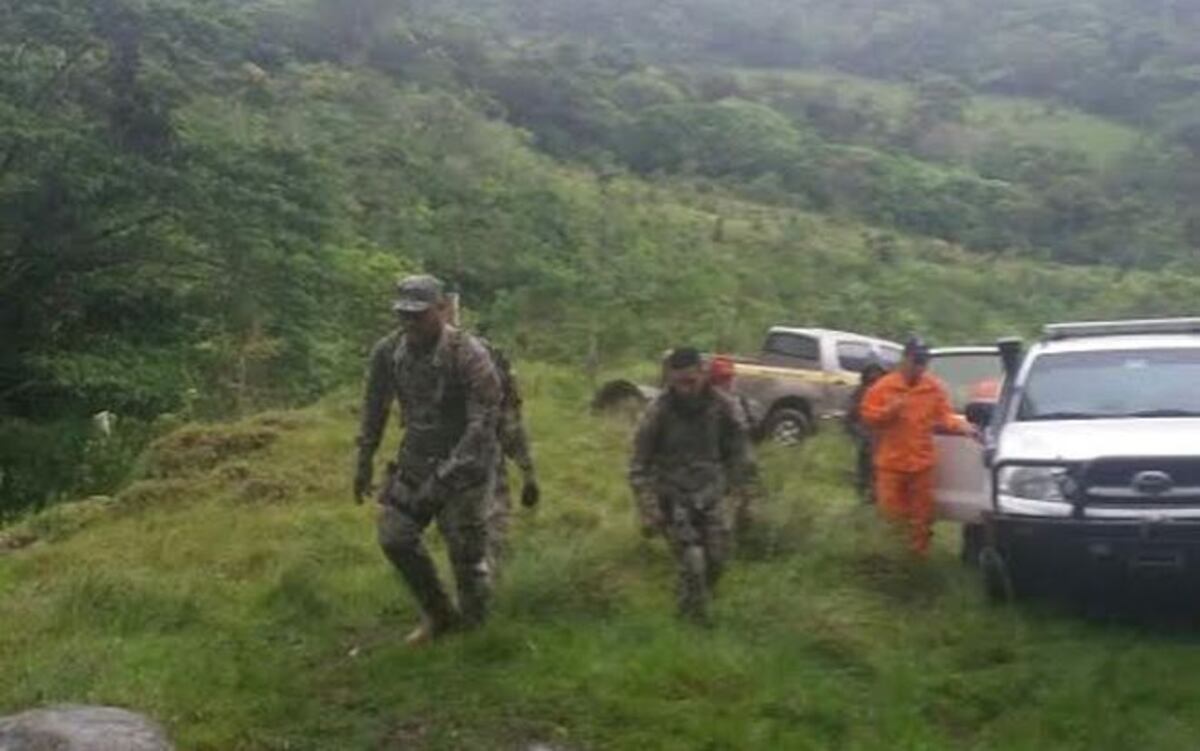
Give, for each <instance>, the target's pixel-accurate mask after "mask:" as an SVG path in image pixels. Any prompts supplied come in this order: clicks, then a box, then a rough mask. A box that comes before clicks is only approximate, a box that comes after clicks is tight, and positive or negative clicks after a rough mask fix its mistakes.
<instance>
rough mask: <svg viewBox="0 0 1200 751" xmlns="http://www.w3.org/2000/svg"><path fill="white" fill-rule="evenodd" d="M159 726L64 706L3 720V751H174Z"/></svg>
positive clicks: (109, 711)
mask: <svg viewBox="0 0 1200 751" xmlns="http://www.w3.org/2000/svg"><path fill="white" fill-rule="evenodd" d="M173 748H174V747H173V746H172V745H171V743H170V741H168V740H167V736H166V733H164V732H163V730H162V728H160V727H159V726H158V724H157V723H154V722H151V721H150V720H148V719H146V718H145V717H142V716H141V715H136V714H134V713H132V712H127V711H125V710H124V709H115V708H113V707H84V706H73V705H64V706H58V707H49V708H47V709H34V710H31V711H29V712H24V713H22V714H18V715H12V716H10V717H0V751H172V750H173Z"/></svg>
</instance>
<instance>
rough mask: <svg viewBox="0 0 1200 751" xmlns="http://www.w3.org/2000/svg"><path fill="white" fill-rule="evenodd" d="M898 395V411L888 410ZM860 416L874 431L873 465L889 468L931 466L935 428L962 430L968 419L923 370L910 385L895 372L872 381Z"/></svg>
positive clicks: (915, 469) (918, 469)
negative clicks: (902, 400)
mask: <svg viewBox="0 0 1200 751" xmlns="http://www.w3.org/2000/svg"><path fill="white" fill-rule="evenodd" d="M900 398H905V399H906V400H907V401H906V403H905V405H904V408H903V409H901V410H900V412H899V413H898V414H888V412H889V408H890V407H891V405H892V404H893V403H894V402H895V401H896V400H897V399H900ZM859 414H860V415H861V417H862V420H863V421H864V422H865V423H867V425H869V426H870V427H871V428H872V429H874V431H875V466H876V467H877V468H878V469H882V470H886V471H890V472H921V471H923V470H926V469H929V468H930V467H932V466H933V462H934V452H933V434H934V432H935V431H936V430H942V431H946V432H950V433H963V432H965V431H966V430H968V428H967V422H966V421H965V420H963V419H962V418H960V417H958V416H957V415H955V414H954V410H953V409H952V408H951V407H950V398H949V397H948V396H947V395H946V387H945V386H943V385H942V382H941V381H939V380H938V379H937V378H935V377H933V376H932V375H930V374H928V373H925V374H923V375H922V376H921V378H920V379H919V380H918V381H917V382H916V384H915V385H913V386H909V385H908V382H907V381H905V380H904V376H903V375H902V374H900V373H898V372H896V373H889V374H887V375H886V376H884V377H883V378H880V379H879V380H878V381H876V382H875V385H873V386H872V387H871V388H870V390H868V391H867V394H866V396H864V397H863V401H862V406H861V407H859Z"/></svg>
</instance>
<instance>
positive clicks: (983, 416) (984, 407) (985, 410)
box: [967, 402, 996, 428]
mask: <svg viewBox="0 0 1200 751" xmlns="http://www.w3.org/2000/svg"><path fill="white" fill-rule="evenodd" d="M995 412H996V403H995V402H971V403H970V404H968V405H967V422H969V423H971V424H972V425H974V426H975V427H977V428H986V427H987V426H988V424H989V423H990V422H991V421H992V416H993V415H994V414H995Z"/></svg>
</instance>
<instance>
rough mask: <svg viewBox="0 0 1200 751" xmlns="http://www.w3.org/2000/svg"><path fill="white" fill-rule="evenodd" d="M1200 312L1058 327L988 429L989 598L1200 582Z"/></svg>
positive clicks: (1026, 365)
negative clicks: (1042, 590)
mask: <svg viewBox="0 0 1200 751" xmlns="http://www.w3.org/2000/svg"><path fill="white" fill-rule="evenodd" d="M1198 384H1200V318H1190V319H1166V320H1149V321H1115V322H1101V323H1078V324H1058V325H1052V326H1047V327H1046V329H1045V330H1044V332H1043V336H1042V338H1041V340H1040V341H1038V342H1037V343H1036V344H1034V345H1033V346H1032V347H1031V348H1030V349H1029V351H1028V352H1027V353H1026V354H1025V355H1024V356H1023V357H1020V358H1016V359H1014V360H1013V361H1012V364H1011V365H1010V366H1009V368H1008V373H1007V378H1006V383H1005V386H1004V389H1003V391H1002V393H1001V396H1000V399H999V401H998V402H996V403H994V404H993V405H991V406H988V405H986V404H983V403H980V404H978V405H971V406H970V407H968V412H969V413H971V415H972V417H973V419H974V421H975V422H977V424H981V425H984V426H986V435H987V440H986V444H985V446H984V449H983V452H982V453H983V459H984V467H985V472H986V475H987V478H988V479H987V486H988V488H989V492H990V499H989V500H990V502H989V504H988V507H987V510H986V511H985V513H984V515H983V516H984V524H985V525H986V534H985V544H984V547H983V549H982V551H981V555H980V563H981V565H982V568H983V570H984V577H985V585H986V586H987V589H988V592H989V594H992V595H995V596H1005V595H1007V596H1010V595H1012V594H1019V593H1021V592H1023V591H1025V590H1027V589H1029V588H1031V587H1035V586H1037V585H1042V584H1057V583H1060V582H1063V583H1065V582H1066V581H1070V582H1073V583H1079V582H1080V581H1083V580H1087V581H1096V580H1099V581H1100V582H1102V583H1104V584H1105V585H1108V584H1115V583H1118V582H1124V581H1127V580H1129V579H1130V578H1136V577H1138V576H1139V575H1142V574H1148V573H1153V574H1156V575H1162V574H1169V575H1172V576H1176V575H1177V576H1179V577H1182V578H1183V580H1184V581H1187V582H1190V583H1193V584H1195V583H1198V582H1200V387H1198Z"/></svg>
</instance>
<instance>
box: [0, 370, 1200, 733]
mask: <svg viewBox="0 0 1200 751" xmlns="http://www.w3.org/2000/svg"><path fill="white" fill-rule="evenodd" d="M524 374H525V376H524V377H525V380H526V382H527V389H528V391H529V393H530V396H531V399H530V418H531V421H532V428H533V432H534V435H535V438H536V449H537V454H538V458H539V461H540V466H541V470H542V473H543V475H544V478H543V482H544V495H545V501H544V507H543V508H541V509H540V510H538V511H537V512H536V513H524V514H522V515H521V516H520V518H519V521H518V522H517V524H516V529H515V542H516V550H515V555H514V558H513V560H512V563H511V566H510V567H509V569H508V573H507V576H506V578H505V581H504V584H503V586H502V588H501V591H500V594H499V600H498V611H497V613H496V615H495V618H494V620H493V621H492V622H491V623H490V624H489V625H488V627H487V628H486V629H484V630H483V631H481V632H479V633H476V634H472V635H469V636H463V637H455V638H452V639H449V640H447V641H446V642H444V643H442V644H439V645H437V646H435V647H433V648H431V649H428V650H425V651H417V652H412V651H409V650H406V649H405V648H404V647H403V646H401V644H400V640H401V638H402V636H403V634H404V633H405V631H406V630H407V629H408V627H409V626H410V625H411V624H412V623H413V620H414V613H413V611H412V606H411V603H410V601H409V598H408V597H407V596H406V595H405V594H404V593H403V591H402V589H401V587H400V584H399V583H398V582H397V581H396V580H395V578H394V577H393V575H392V574H391V573H390V572H389V570H388V568H387V566H386V565H385V563H384V561H383V559H382V557H381V556H380V554H379V553H378V551H377V550H376V548H375V546H374V543H373V530H372V526H371V509H370V508H368V507H356V506H354V505H352V503H351V502H350V500H349V493H348V490H347V486H348V482H349V478H348V474H347V472H348V468H349V467H350V459H351V457H350V450H349V447H350V437H351V435H352V432H353V412H354V402H355V399H354V398H353V396H351V395H348V394H344V395H341V396H337V397H332V398H329V399H327V400H325V401H324V402H322V403H321V404H319V405H317V406H315V407H313V408H311V409H307V410H304V411H299V412H280V413H272V414H265V415H262V416H259V417H257V418H253V419H249V420H246V421H244V422H241V423H235V424H225V425H204V426H200V425H197V426H191V427H188V428H184V429H183V430H181V431H179V432H176V433H174V434H172V435H170V436H168V437H167V438H165V439H163V440H162V441H160V442H159V443H158V444H157V445H156V446H155V447H154V449H153V450H152V451H151V452H150V454H149V455H148V456H147V457H146V460H145V461H144V464H143V467H142V469H141V473H142V477H143V479H142V480H140V481H139V482H137V483H135V484H134V485H133V486H132V487H130V488H129V489H127V490H126V491H125V492H123V493H122V494H121V495H120V496H118V497H117V498H116V499H115V500H111V501H105V500H99V499H96V500H92V501H89V502H85V503H83V504H79V505H75V506H64V507H59V508H57V509H55V510H53V511H52V512H49V513H47V514H44V515H42V516H36V517H32V518H30V519H28V520H27V521H26V522H24V523H23V524H21V525H20V526H18V527H13V528H9V529H6V530H3V531H0V539H2V540H3V541H4V542H3V544H0V549H4V548H9V550H8V551H7V552H4V553H0V664H2V665H4V670H2V671H0V712H6V711H10V710H16V709H20V708H23V707H26V706H29V705H33V704H41V703H46V702H56V701H83V702H106V703H115V704H121V705H124V706H128V707H132V708H134V709H138V710H141V711H145V712H148V713H150V714H152V715H154V716H155V717H157V718H159V719H160V720H162V721H163V722H164V723H165V724H166V725H167V726H168V728H169V729H170V731H171V733H172V735H173V736H174V737H175V738H176V739H177V742H178V744H179V747H180V748H181V749H222V750H223V751H227V750H229V749H285V748H286V749H367V748H383V749H391V748H394V749H401V748H405V749H409V748H418V749H423V748H429V749H488V750H491V749H508V748H513V749H516V748H525V747H526V746H527V745H528V744H530V743H532V742H535V741H536V742H543V743H549V744H552V745H553V746H554V747H556V748H566V749H647V748H654V749H658V748H662V749H681V750H683V749H688V750H690V749H698V748H708V749H781V748H787V749H802V748H814V749H817V748H831V747H840V748H856V749H874V748H878V749H896V748H914V749H916V748H921V749H929V748H977V749H992V748H995V749H1012V748H1030V749H1033V748H1057V749H1123V748H1128V747H1130V746H1132V745H1137V746H1139V747H1141V748H1148V749H1150V748H1153V749H1171V748H1180V749H1183V748H1191V747H1192V746H1193V742H1194V738H1195V734H1196V731H1197V730H1198V729H1200V710H1198V709H1197V707H1200V681H1197V680H1196V679H1195V678H1194V677H1193V676H1194V675H1196V674H1197V668H1200V664H1198V663H1200V657H1198V656H1197V653H1196V650H1195V649H1194V647H1193V646H1192V645H1191V644H1190V643H1189V642H1188V641H1187V640H1180V639H1171V638H1165V637H1164V636H1163V635H1161V634H1158V635H1156V634H1144V633H1140V632H1138V631H1136V630H1134V629H1132V628H1130V627H1120V626H1105V625H1096V624H1089V623H1085V622H1083V621H1081V620H1078V619H1076V618H1073V617H1071V616H1069V615H1063V614H1058V613H1054V612H1045V611H1043V610H1041V609H1037V608H1033V609H1017V610H1011V609H995V608H990V607H988V606H986V605H984V604H983V603H982V602H981V601H980V597H979V595H978V593H977V591H976V588H975V586H974V581H973V579H972V577H971V576H970V575H969V574H968V573H967V572H966V571H964V570H963V569H962V568H961V567H960V566H959V564H958V563H957V562H956V559H955V555H954V549H953V548H954V544H953V539H952V537H953V535H952V534H951V532H952V531H951V530H943V531H942V533H941V534H940V535H939V538H938V540H939V547H938V548H937V550H936V552H935V554H934V556H933V559H932V560H931V561H930V562H929V564H928V565H926V566H923V567H918V566H912V565H910V564H908V563H906V561H905V558H904V556H903V554H902V553H901V552H900V551H898V550H896V549H894V548H893V547H892V546H891V545H890V544H889V542H888V539H887V538H886V536H883V535H881V534H880V530H879V529H878V527H877V524H876V522H875V521H874V519H873V517H872V515H871V514H870V512H869V510H867V509H863V508H861V507H859V506H858V505H857V504H856V502H855V501H854V500H853V499H852V498H851V496H850V493H849V492H848V490H847V483H846V482H845V480H846V472H847V468H848V466H849V461H848V460H849V453H848V451H847V448H846V446H845V445H843V444H842V443H841V442H840V439H839V438H838V436H837V435H836V434H834V432H833V431H829V432H827V433H826V435H824V436H823V437H822V438H820V439H819V440H817V441H815V442H813V443H811V444H810V445H808V446H807V447H805V448H804V449H803V450H802V451H801V453H800V454H799V455H798V456H797V455H795V454H791V453H771V454H770V455H769V456H767V457H766V461H765V470H766V478H767V483H768V485H769V488H770V491H771V496H770V499H769V500H768V501H767V502H766V504H765V507H764V509H763V517H764V520H763V523H762V524H761V526H760V528H759V529H758V530H757V532H756V534H755V536H754V539H752V540H751V542H750V544H748V545H747V546H746V547H745V548H744V549H743V550H742V552H741V554H740V556H739V559H738V560H737V561H736V562H735V564H734V565H733V567H732V571H731V574H730V576H729V578H728V579H727V581H726V582H725V584H724V589H723V592H722V593H721V596H720V599H719V608H718V616H719V624H718V626H717V627H716V628H715V629H713V630H711V631H700V630H695V629H693V628H689V627H686V626H684V625H681V624H678V623H676V622H675V621H674V620H673V619H672V618H671V616H670V610H671V594H670V589H671V584H672V581H671V580H672V575H671V565H670V561H669V558H668V556H667V554H666V552H665V550H664V548H663V546H662V544H661V543H659V542H654V543H647V542H643V541H641V540H640V539H639V538H638V536H637V534H636V533H635V530H634V525H633V523H632V518H631V512H630V508H629V501H628V498H627V493H626V490H625V487H624V481H623V465H624V459H625V450H626V443H627V439H628V432H629V425H628V424H627V423H625V422H622V421H620V420H617V419H613V420H600V419H594V418H592V417H590V416H588V415H587V414H586V413H585V411H584V409H583V407H582V405H583V404H584V403H585V401H586V396H587V392H588V387H587V385H586V384H585V383H584V382H583V381H582V380H580V379H578V378H576V377H574V376H569V375H567V374H565V373H564V372H563V371H561V370H557V369H548V368H541V367H534V368H529V369H526V370H525V371H524Z"/></svg>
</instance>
